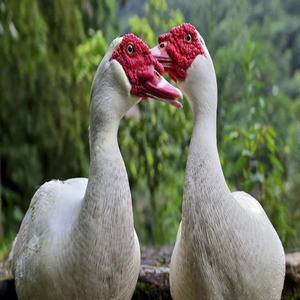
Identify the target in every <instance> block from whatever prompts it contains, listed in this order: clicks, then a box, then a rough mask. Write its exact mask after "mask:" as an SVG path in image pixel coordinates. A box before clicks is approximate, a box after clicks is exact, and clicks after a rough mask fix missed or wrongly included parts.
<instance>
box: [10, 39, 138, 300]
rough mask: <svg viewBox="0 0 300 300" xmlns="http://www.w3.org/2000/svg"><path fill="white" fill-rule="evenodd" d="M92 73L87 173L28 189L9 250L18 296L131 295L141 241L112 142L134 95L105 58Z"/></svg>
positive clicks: (23, 299)
mask: <svg viewBox="0 0 300 300" xmlns="http://www.w3.org/2000/svg"><path fill="white" fill-rule="evenodd" d="M121 40H122V39H116V40H115V41H114V42H113V43H112V44H111V47H110V48H109V50H108V52H107V54H106V55H105V57H104V58H103V60H102V62H101V64H100V66H99V68H98V70H97V73H96V75H95V77H94V81H93V87H92V95H91V123H90V159H91V166H90V174H89V179H86V178H76V179H69V180H67V181H58V180H53V181H50V182H47V183H45V184H44V185H42V186H41V187H40V188H39V189H38V191H37V192H36V194H35V195H34V197H33V199H32V201H31V204H30V207H29V209H28V211H27V213H26V216H25V218H24V220H23V222H22V225H21V228H20V231H19V234H18V236H17V238H16V240H15V242H14V245H13V249H12V252H11V255H10V259H11V265H12V270H13V274H14V278H15V283H16V290H17V294H18V298H19V300H54V299H55V300H75V299H78V300H79V299H80V300H83V299H85V300H92V299H93V300H94V299H98V300H109V299H111V300H112V299H114V300H117V299H118V300H129V299H131V297H132V294H133V291H134V289H135V285H136V282H137V278H138V273H139V267H140V248H139V242H138V239H137V236H136V233H135V230H134V224H133V214H132V204H131V194H130V189H129V183H128V177H127V173H126V169H125V166H124V162H123V159H122V156H121V153H120V150H119V147H118V142H117V131H118V126H119V121H120V119H121V118H122V117H123V115H124V114H125V113H126V111H128V110H129V109H130V108H131V107H132V106H133V105H134V104H136V103H138V101H139V100H140V99H139V98H137V97H134V96H132V95H131V94H130V89H131V85H130V83H129V81H128V79H127V77H126V75H125V73H124V71H123V69H122V67H121V65H120V64H119V63H118V62H117V61H115V60H112V61H110V57H111V55H112V52H113V51H114V49H116V48H117V47H118V45H119V44H120V42H121Z"/></svg>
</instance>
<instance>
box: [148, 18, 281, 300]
mask: <svg viewBox="0 0 300 300" xmlns="http://www.w3.org/2000/svg"><path fill="white" fill-rule="evenodd" d="M159 43H160V44H159V45H158V46H157V47H155V48H154V49H152V54H153V55H154V56H156V58H157V59H158V60H159V61H160V62H162V63H163V65H164V67H165V69H166V71H167V72H168V74H169V75H170V77H171V78H172V79H173V80H175V81H176V82H177V83H178V86H179V88H180V89H181V90H182V91H183V92H184V93H185V94H186V96H187V98H188V100H189V103H190V106H191V109H192V112H193V119H194V129H193V135H192V139H191V144H190V148H189V154H188V161H187V168H186V176H185V185H184V195H183V206H182V222H181V224H180V227H179V230H178V235H177V240H176V244H175V248H174V251H173V254H172V259H171V266H170V286H171V295H172V297H173V299H174V300H200V299H206V300H208V299H209V300H212V299H214V300H222V299H227V300H237V299H241V300H247V299H249V300H250V299H251V300H257V299H261V300H270V299H280V296H281V292H282V288H283V281H284V274H285V256H284V251H283V247H282V244H281V242H280V239H279V237H278V235H277V233H276V231H275V229H274V228H273V226H272V224H271V222H270V221H269V219H268V217H267V215H266V214H265V212H264V210H263V208H262V207H261V205H260V204H259V203H258V201H257V200H255V199H254V198H253V197H252V196H250V195H248V194H246V193H244V192H234V193H231V192H230V190H229V188H228V186H227V184H226V181H225V178H224V175H223V171H222V168H221V164H220V160H219V155H218V150H217V141H216V112H217V98H218V96H217V82H216V75H215V71H214V66H213V62H212V60H211V58H210V55H209V52H208V50H207V48H206V46H205V44H204V41H203V39H202V37H201V36H200V34H199V33H198V32H197V30H196V29H195V28H194V27H193V26H192V25H190V24H183V25H181V26H180V27H176V28H173V29H172V30H171V31H170V33H167V34H164V35H162V36H160V38H159Z"/></svg>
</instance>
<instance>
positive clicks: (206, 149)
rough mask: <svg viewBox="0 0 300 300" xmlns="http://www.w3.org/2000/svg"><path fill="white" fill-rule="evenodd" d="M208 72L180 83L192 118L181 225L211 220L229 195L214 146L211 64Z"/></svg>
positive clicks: (214, 86)
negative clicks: (189, 106) (192, 125)
mask: <svg viewBox="0 0 300 300" xmlns="http://www.w3.org/2000/svg"><path fill="white" fill-rule="evenodd" d="M194 70H195V69H194ZM192 71H193V70H192ZM207 71H210V72H211V74H210V75H211V76H207V77H205V76H203V77H202V78H201V76H197V75H194V76H190V78H191V80H196V81H197V80H198V81H197V82H195V83H191V82H189V81H188V80H186V81H185V83H184V84H183V85H181V86H180V87H181V88H182V89H183V91H184V92H185V91H186V92H185V94H186V95H187V97H188V100H189V102H190V105H191V108H192V112H193V119H194V127H193V134H192V139H191V143H190V148H189V153H188V160H187V168H186V176H185V185H184V197H183V207H182V216H183V218H182V221H183V228H184V227H185V225H186V224H191V222H197V221H199V219H202V220H203V219H206V220H207V221H208V222H214V221H215V220H213V216H212V215H213V214H214V215H215V216H217V215H218V216H221V214H222V213H221V214H218V213H217V211H220V212H222V211H221V210H222V206H223V204H224V203H226V201H227V200H228V199H230V195H231V194H230V191H229V189H228V186H227V184H226V181H225V178H224V175H223V171H222V167H221V164H220V159H219V154H218V149H217V139H216V115H217V114H216V110H217V83H216V79H215V73H214V70H213V66H212V68H207ZM206 74H207V72H206ZM208 74H209V73H208ZM188 87H192V88H188ZM192 226H193V225H192ZM188 230H189V229H188Z"/></svg>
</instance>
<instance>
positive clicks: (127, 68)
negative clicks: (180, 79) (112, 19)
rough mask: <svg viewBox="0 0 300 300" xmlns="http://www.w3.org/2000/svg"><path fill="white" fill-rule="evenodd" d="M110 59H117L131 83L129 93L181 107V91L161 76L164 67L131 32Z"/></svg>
mask: <svg viewBox="0 0 300 300" xmlns="http://www.w3.org/2000/svg"><path fill="white" fill-rule="evenodd" d="M111 59H115V60H117V61H118V62H119V63H120V64H121V66H122V67H123V70H124V72H125V74H126V76H127V78H128V80H129V82H130V84H131V94H132V95H134V96H137V97H139V98H142V99H147V98H148V97H150V98H153V99H156V100H160V101H164V102H167V103H169V104H171V105H173V106H175V107H178V108H182V105H181V103H180V102H178V101H176V99H177V98H182V93H181V92H180V91H179V90H178V89H176V88H175V87H173V86H172V85H171V84H170V83H168V82H167V81H166V80H165V79H164V78H163V77H162V76H161V74H163V72H164V67H163V65H162V64H160V63H159V62H158V61H157V60H156V59H155V58H154V57H153V56H152V54H151V51H150V49H149V47H148V46H147V45H146V44H145V43H144V42H143V41H142V40H141V39H139V38H138V37H136V36H135V35H133V34H127V35H125V36H124V37H123V39H122V42H121V43H120V45H119V47H118V49H117V50H115V51H114V52H113V54H112V57H111Z"/></svg>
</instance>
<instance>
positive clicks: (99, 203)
mask: <svg viewBox="0 0 300 300" xmlns="http://www.w3.org/2000/svg"><path fill="white" fill-rule="evenodd" d="M120 119H121V116H120V115H118V114H114V115H102V116H101V112H100V111H99V109H97V107H96V104H95V103H93V101H92V103H91V124H90V171H89V178H88V184H87V189H86V193H85V196H84V201H83V205H82V208H81V212H80V216H79V223H78V230H79V231H81V232H82V233H84V234H83V235H82V237H83V238H84V239H86V243H87V244H88V241H89V239H90V238H91V241H93V240H94V239H95V236H97V233H99V232H100V231H101V230H104V231H109V232H110V235H111V237H113V239H114V240H115V241H118V242H121V240H122V239H124V238H125V237H128V241H130V242H132V241H133V238H130V237H132V236H133V234H134V225H133V213H132V203H131V193H130V188H129V181H128V176H127V172H126V168H125V164H124V161H123V158H122V155H121V152H120V149H119V146H118V140H117V134H118V128H119V123H120ZM95 233H96V234H95ZM102 236H106V235H102ZM108 242H109V241H108ZM101 243H105V241H104V240H102V241H101ZM125 244H126V243H125ZM124 246H125V245H124ZM131 246H132V245H131Z"/></svg>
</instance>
